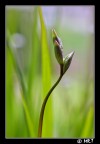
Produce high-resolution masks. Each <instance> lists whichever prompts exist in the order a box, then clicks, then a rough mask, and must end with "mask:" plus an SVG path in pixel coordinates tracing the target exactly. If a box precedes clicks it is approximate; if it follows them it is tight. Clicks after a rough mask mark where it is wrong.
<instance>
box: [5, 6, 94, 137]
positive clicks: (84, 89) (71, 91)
mask: <svg viewBox="0 0 100 144" xmlns="http://www.w3.org/2000/svg"><path fill="white" fill-rule="evenodd" d="M53 28H55V29H56V31H57V33H58V35H59V36H60V38H61V39H62V42H63V45H64V51H65V53H66V52H67V53H68V52H69V51H70V52H71V51H73V50H74V51H75V55H74V57H73V60H72V63H71V66H70V68H69V69H68V71H67V72H66V74H65V75H64V77H63V79H62V80H61V82H60V84H59V85H58V86H57V88H56V89H55V90H54V91H53V93H52V95H51V96H50V99H49V101H48V102H47V105H46V109H45V114H44V122H43V137H61V138H64V137H66V138H79V137H81V138H84V137H85V138H88V137H89V138H93V137H94V69H93V68H94V66H93V65H94V63H93V62H94V35H93V34H80V33H78V32H75V31H73V30H69V29H68V28H67V27H66V29H64V28H63V27H61V26H60V22H59V19H58V21H57V22H56V23H55V24H54V25H53ZM14 33H21V34H22V35H24V37H25V38H26V43H25V46H24V47H23V48H19V49H17V48H16V49H14V48H12V47H11V46H9V45H6V47H5V49H6V96H5V98H6V101H5V102H6V138H13V137H18V138H19V137H33V138H35V137H37V131H38V122H39V114H40V109H41V105H42V102H43V99H44V97H45V96H46V93H47V92H48V90H49V89H50V88H51V86H52V85H53V84H54V82H55V81H56V80H57V78H58V77H59V65H58V63H57V61H56V59H55V55H54V46H53V43H52V35H51V29H50V28H48V27H46V24H45V20H44V16H43V13H42V7H36V6H35V7H34V9H31V10H29V11H27V10H17V9H7V8H6V40H7V43H9V42H10V40H11V38H12V35H13V34H14Z"/></svg>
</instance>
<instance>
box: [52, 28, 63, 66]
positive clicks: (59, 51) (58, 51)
mask: <svg viewBox="0 0 100 144" xmlns="http://www.w3.org/2000/svg"><path fill="white" fill-rule="evenodd" d="M52 36H53V44H54V50H55V56H56V59H57V61H58V63H59V64H63V51H62V48H63V47H62V42H61V40H60V38H59V37H58V36H57V33H56V32H55V30H54V29H53V30H52Z"/></svg>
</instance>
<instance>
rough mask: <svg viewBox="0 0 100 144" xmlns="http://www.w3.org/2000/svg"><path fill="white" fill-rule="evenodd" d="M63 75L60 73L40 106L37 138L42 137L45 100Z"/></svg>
mask: <svg viewBox="0 0 100 144" xmlns="http://www.w3.org/2000/svg"><path fill="white" fill-rule="evenodd" d="M62 76H63V75H61V73H60V77H59V79H58V80H57V82H56V83H55V84H54V85H53V86H52V88H51V89H50V90H49V92H48V94H47V95H46V97H45V99H44V101H43V104H42V108H41V112H40V118H39V127H38V137H42V126H43V116H44V110H45V106H46V103H47V100H48V98H49V96H50V94H51V93H52V91H53V90H54V88H55V87H56V86H57V85H58V83H59V82H60V80H61V78H62Z"/></svg>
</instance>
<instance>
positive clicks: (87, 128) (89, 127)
mask: <svg viewBox="0 0 100 144" xmlns="http://www.w3.org/2000/svg"><path fill="white" fill-rule="evenodd" d="M93 117H94V110H93V106H91V107H90V109H89V111H88V113H87V117H86V121H85V124H84V126H83V130H82V133H81V137H85V138H86V137H90V136H91V137H92V135H91V133H92V132H91V131H93Z"/></svg>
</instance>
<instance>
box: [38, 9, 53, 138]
mask: <svg viewBox="0 0 100 144" xmlns="http://www.w3.org/2000/svg"><path fill="white" fill-rule="evenodd" d="M38 11H39V17H40V24H41V51H42V53H41V55H42V89H43V92H42V100H44V98H45V96H46V94H47V92H48V91H49V89H50V86H51V65H50V52H49V48H48V41H47V33H46V26H45V23H44V18H43V14H42V8H41V7H38ZM41 105H42V104H41ZM52 130H53V126H52V98H50V99H49V101H48V104H47V105H46V109H45V114H44V122H43V131H42V136H43V137H50V136H52Z"/></svg>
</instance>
